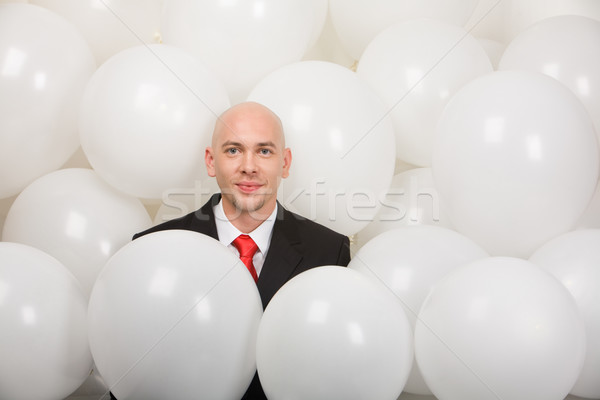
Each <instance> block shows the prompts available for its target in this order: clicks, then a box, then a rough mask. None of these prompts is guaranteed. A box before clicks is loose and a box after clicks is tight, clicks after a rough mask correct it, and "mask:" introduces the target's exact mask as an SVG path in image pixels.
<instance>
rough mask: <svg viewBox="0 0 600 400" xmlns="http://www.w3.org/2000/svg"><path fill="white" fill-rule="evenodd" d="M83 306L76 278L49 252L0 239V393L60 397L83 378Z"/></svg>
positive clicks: (87, 367)
mask: <svg viewBox="0 0 600 400" xmlns="http://www.w3.org/2000/svg"><path fill="white" fill-rule="evenodd" d="M86 308H87V300H86V297H85V295H84V294H83V292H82V290H81V287H80V286H79V283H78V282H77V280H76V279H75V278H74V277H73V275H72V274H71V273H70V272H69V271H68V270H67V269H66V268H65V267H64V266H63V265H62V264H61V263H60V262H58V261H57V260H56V259H55V258H53V257H51V256H49V255H48V254H46V253H44V252H42V251H41V250H38V249H35V248H33V247H30V246H26V245H24V244H19V243H8V242H0V326H2V329H0V349H2V357H0V398H2V399H40V400H55V399H64V398H65V397H67V396H68V395H69V394H71V393H72V392H73V391H74V390H75V389H77V388H78V387H79V386H80V385H81V384H82V383H83V382H84V381H85V379H86V378H87V377H88V375H89V374H90V371H91V368H92V356H91V354H90V350H89V345H88V338H87V325H86V312H87V311H86Z"/></svg>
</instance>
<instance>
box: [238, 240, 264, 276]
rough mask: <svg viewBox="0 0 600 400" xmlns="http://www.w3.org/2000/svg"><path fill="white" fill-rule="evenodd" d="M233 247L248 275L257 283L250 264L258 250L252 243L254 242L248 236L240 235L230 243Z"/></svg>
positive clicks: (252, 265) (254, 271) (255, 274)
mask: <svg viewBox="0 0 600 400" xmlns="http://www.w3.org/2000/svg"><path fill="white" fill-rule="evenodd" d="M232 244H233V246H234V247H235V248H236V249H237V250H238V251H239V253H240V259H241V260H242V262H243V263H244V265H246V268H248V271H250V274H251V275H252V277H253V278H254V281H255V282H257V281H258V274H257V273H256V269H255V268H254V263H253V262H252V258H253V257H254V254H255V253H256V250H258V246H257V245H256V243H254V240H252V238H251V237H250V236H248V235H240V236H238V237H237V238H235V240H234V241H233V242H232Z"/></svg>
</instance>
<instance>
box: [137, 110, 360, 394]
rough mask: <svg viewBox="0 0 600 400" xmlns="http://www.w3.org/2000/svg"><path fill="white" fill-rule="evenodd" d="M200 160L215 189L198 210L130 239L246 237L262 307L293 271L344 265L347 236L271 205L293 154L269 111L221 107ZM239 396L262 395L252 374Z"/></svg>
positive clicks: (231, 242) (230, 240)
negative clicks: (176, 234) (177, 234)
mask: <svg viewBox="0 0 600 400" xmlns="http://www.w3.org/2000/svg"><path fill="white" fill-rule="evenodd" d="M205 162H206V168H207V171H208V174H209V175H210V176H211V177H216V179H217V183H218V185H219V188H220V189H221V193H220V194H216V195H214V196H213V197H212V198H211V199H210V201H209V202H208V203H206V204H205V205H204V206H203V207H202V208H200V209H199V210H197V211H196V212H193V213H190V214H188V215H186V216H184V217H182V218H179V219H176V220H172V221H167V222H165V223H163V224H160V225H157V226H155V227H153V228H150V229H148V230H146V231H144V232H141V233H139V234H137V235H135V236H134V239H135V238H138V237H140V236H142V235H145V234H147V233H151V232H156V231H160V230H165V229H187V230H192V231H196V232H200V233H203V234H205V235H208V236H211V237H213V238H215V239H217V240H219V241H221V242H222V243H223V244H224V245H225V246H228V247H229V248H230V249H231V250H232V251H233V252H235V253H236V254H238V255H240V250H238V249H237V248H238V247H239V246H238V245H237V244H236V243H235V242H236V238H237V237H238V236H239V235H248V236H250V238H251V239H252V241H253V242H254V243H256V246H255V247H257V250H256V253H254V255H253V256H251V259H252V262H250V261H249V260H248V264H250V266H249V265H248V264H247V263H246V261H244V257H242V260H243V261H244V263H245V264H246V265H247V266H248V269H249V272H250V273H252V274H253V275H254V274H256V275H255V278H256V282H257V287H258V291H259V293H260V297H261V300H262V304H263V308H264V307H266V306H267V304H268V303H269V301H270V300H271V298H272V297H273V295H274V294H275V292H277V290H279V288H280V287H281V286H282V285H283V284H284V283H286V282H287V281H288V280H290V279H291V278H292V277H294V276H296V275H298V274H299V273H301V272H303V271H306V270H308V269H310V268H314V267H317V266H322V265H342V266H346V265H347V264H348V263H349V261H350V246H349V240H348V238H347V237H346V236H343V235H340V234H338V233H336V232H334V231H332V230H330V229H328V228H326V227H324V226H322V225H319V224H317V223H315V222H312V221H310V220H307V219H304V218H302V217H300V216H298V215H296V214H294V213H292V212H290V211H288V210H286V209H284V208H283V207H282V206H281V204H279V203H278V202H277V188H278V187H279V183H280V182H281V179H282V178H286V177H287V176H288V175H289V171H290V165H291V162H292V153H291V151H290V149H289V148H286V147H285V138H284V134H283V126H282V124H281V121H280V119H279V117H277V115H275V113H273V112H272V111H271V110H270V109H268V108H267V107H265V106H263V105H260V104H258V103H253V102H247V103H241V104H238V105H236V106H233V107H232V108H230V109H229V110H227V111H225V112H224V113H223V114H222V115H221V116H220V118H219V119H218V120H217V123H216V125H215V129H214V132H213V137H212V144H211V146H210V147H208V148H207V149H206V152H205ZM243 252H244V250H242V253H243ZM254 271H255V272H254ZM243 398H244V399H265V398H266V397H265V395H264V393H263V391H262V388H261V386H260V382H259V381H258V377H257V376H256V375H255V377H254V380H253V381H252V383H251V385H250V387H249V388H248V391H247V392H246V394H245V395H244V397H243Z"/></svg>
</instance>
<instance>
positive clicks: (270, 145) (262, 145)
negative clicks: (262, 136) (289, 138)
mask: <svg viewBox="0 0 600 400" xmlns="http://www.w3.org/2000/svg"><path fill="white" fill-rule="evenodd" d="M256 146H257V147H277V146H276V145H275V143H274V142H272V141H268V142H260V143H257V145H256Z"/></svg>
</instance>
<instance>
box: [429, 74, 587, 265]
mask: <svg viewBox="0 0 600 400" xmlns="http://www.w3.org/2000/svg"><path fill="white" fill-rule="evenodd" d="M432 170H433V177H434V180H435V185H436V188H437V190H438V193H439V194H440V199H441V203H442V204H443V206H444V209H445V211H446V212H447V214H448V217H449V218H450V220H451V222H452V226H453V227H454V228H455V229H456V230H458V231H459V232H461V233H463V234H465V235H467V236H469V237H470V238H471V239H473V240H475V241H476V242H478V243H479V244H480V245H482V246H483V247H484V248H485V249H486V250H487V251H489V252H490V254H492V255H508V256H519V257H529V256H530V255H531V253H533V251H534V250H535V249H536V248H538V247H539V246H540V245H541V244H543V243H544V242H546V241H548V240H549V239H551V238H552V237H554V236H557V235H559V234H561V233H564V232H566V231H568V230H570V229H572V228H573V227H574V226H575V224H576V223H577V220H578V219H579V218H580V216H581V214H582V213H583V212H584V210H585V208H586V207H587V205H588V203H589V201H590V200H591V198H592V195H593V193H594V190H595V188H596V182H597V180H598V143H597V140H596V135H595V133H594V127H593V123H592V121H591V118H590V116H589V114H588V113H587V111H586V110H585V107H584V106H583V104H581V102H580V101H579V100H578V99H577V97H576V96H575V95H574V94H573V93H572V92H571V91H570V90H569V89H568V88H566V87H565V86H564V85H562V84H560V83H559V82H557V81H556V80H555V79H552V78H549V77H547V76H544V75H542V74H539V73H534V72H528V71H501V72H494V73H492V74H489V75H486V76H484V77H481V78H478V79H476V80H474V81H472V82H470V83H469V84H467V85H466V86H465V87H463V89H461V90H460V91H459V92H458V93H457V94H456V95H455V96H454V97H453V98H452V99H451V100H450V102H449V103H448V105H447V107H446V108H445V109H444V112H443V114H442V117H441V119H440V123H439V126H438V131H437V136H436V140H435V143H434V153H433V167H432Z"/></svg>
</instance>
